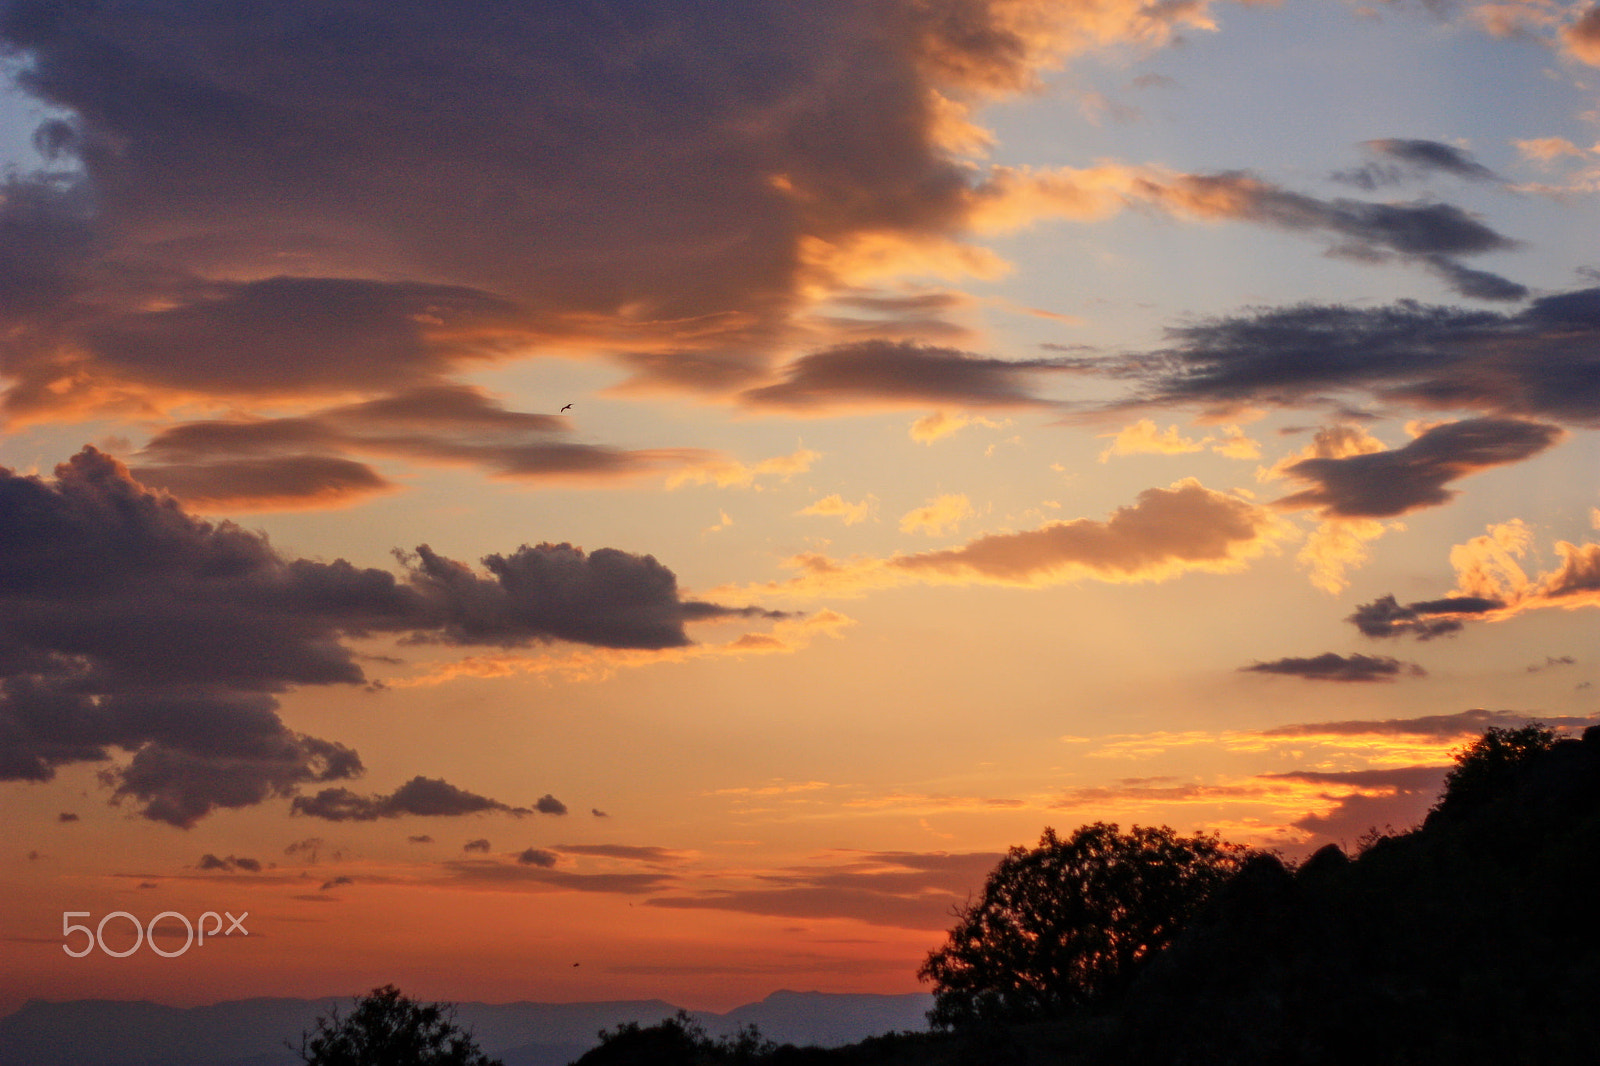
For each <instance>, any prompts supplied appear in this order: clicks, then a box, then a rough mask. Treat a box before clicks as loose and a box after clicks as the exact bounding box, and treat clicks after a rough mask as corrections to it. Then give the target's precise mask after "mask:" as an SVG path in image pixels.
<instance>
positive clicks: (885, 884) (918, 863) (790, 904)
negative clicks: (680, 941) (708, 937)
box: [647, 851, 1001, 929]
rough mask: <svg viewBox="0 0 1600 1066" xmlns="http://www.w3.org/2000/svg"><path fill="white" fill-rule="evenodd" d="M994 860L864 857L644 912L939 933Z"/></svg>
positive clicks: (665, 899)
mask: <svg viewBox="0 0 1600 1066" xmlns="http://www.w3.org/2000/svg"><path fill="white" fill-rule="evenodd" d="M1000 859H1001V856H1000V855H998V854H988V853H982V852H973V853H964V854H956V855H950V854H945V853H942V852H940V853H931V854H927V853H915V852H900V851H895V852H867V853H862V854H861V855H859V856H858V857H856V858H855V859H853V860H852V861H849V862H843V863H839V864H837V865H832V866H805V867H795V868H792V869H789V870H786V871H782V872H779V873H775V874H769V875H764V876H762V877H761V878H759V880H760V881H761V882H763V884H761V885H760V886H758V887H754V888H748V889H736V890H725V891H719V892H710V893H706V894H704V895H699V896H659V897H656V898H654V899H651V900H648V901H647V904H648V905H649V906H652V907H665V908H670V909H677V910H728V911H740V912H743V913H746V914H763V915H771V916H776V917H785V918H854V919H856V920H858V921H863V922H867V923H869V924H872V925H885V926H893V927H896V928H904V929H946V928H948V927H949V925H950V915H951V913H952V908H954V907H956V906H959V905H960V904H961V902H962V901H963V900H966V899H968V898H970V896H971V894H972V893H973V892H975V891H977V890H978V889H980V888H981V887H982V886H983V882H984V879H985V878H986V877H987V876H988V874H989V872H990V871H991V870H992V869H994V865H995V863H997V862H998V861H999V860H1000Z"/></svg>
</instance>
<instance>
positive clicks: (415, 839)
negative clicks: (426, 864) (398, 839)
mask: <svg viewBox="0 0 1600 1066" xmlns="http://www.w3.org/2000/svg"><path fill="white" fill-rule="evenodd" d="M406 843H408V844H432V843H433V837H431V836H429V835H428V834H426V833H419V834H418V835H416V836H409V837H406ZM469 843H470V842H469Z"/></svg>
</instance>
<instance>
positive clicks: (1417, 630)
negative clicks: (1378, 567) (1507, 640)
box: [1345, 595, 1505, 640]
mask: <svg viewBox="0 0 1600 1066" xmlns="http://www.w3.org/2000/svg"><path fill="white" fill-rule="evenodd" d="M1504 606H1505V604H1504V603H1501V602H1500V601H1499V600H1491V599H1487V598H1485V597H1482V596H1451V597H1447V598H1446V599H1442V600H1418V601H1417V602H1415V603H1407V604H1401V603H1400V602H1399V601H1397V600H1396V599H1395V598H1394V597H1393V596H1392V595H1385V596H1379V597H1378V598H1377V599H1375V600H1373V601H1372V602H1371V603H1363V604H1359V605H1358V606H1357V607H1356V610H1355V613H1354V614H1352V615H1351V616H1350V617H1348V618H1346V619H1345V621H1347V622H1349V623H1351V624H1352V625H1354V626H1355V627H1356V628H1357V629H1359V630H1360V631H1361V633H1362V635H1363V636H1367V637H1375V638H1382V637H1398V636H1413V637H1416V638H1417V639H1418V640H1432V639H1433V638H1434V637H1442V636H1448V635H1449V634H1452V633H1459V632H1460V631H1461V629H1462V627H1463V625H1465V623H1466V620H1468V619H1471V618H1477V617H1480V616H1482V615H1483V614H1485V613H1487V612H1489V611H1494V610H1498V609H1500V608H1502V607H1504Z"/></svg>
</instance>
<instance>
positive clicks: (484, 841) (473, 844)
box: [461, 837, 489, 854]
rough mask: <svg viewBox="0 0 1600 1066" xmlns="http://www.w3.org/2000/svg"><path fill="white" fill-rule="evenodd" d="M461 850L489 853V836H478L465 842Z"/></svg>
mask: <svg viewBox="0 0 1600 1066" xmlns="http://www.w3.org/2000/svg"><path fill="white" fill-rule="evenodd" d="M461 850H462V851H467V852H472V851H481V852H483V853H484V854H488V852H489V840H488V838H487V837H478V838H477V839H476V840H469V841H467V842H466V843H465V844H463V845H461Z"/></svg>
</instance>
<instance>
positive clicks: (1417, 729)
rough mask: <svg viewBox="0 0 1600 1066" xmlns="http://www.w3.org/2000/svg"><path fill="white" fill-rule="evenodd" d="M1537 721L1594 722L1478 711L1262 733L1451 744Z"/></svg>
mask: <svg viewBox="0 0 1600 1066" xmlns="http://www.w3.org/2000/svg"><path fill="white" fill-rule="evenodd" d="M1534 719H1537V720H1539V721H1541V722H1543V723H1545V724H1546V725H1548V726H1553V727H1556V728H1561V729H1564V728H1568V727H1571V728H1579V729H1581V728H1585V727H1587V726H1590V725H1593V724H1594V719H1593V718H1576V717H1572V716H1570V715H1554V716H1550V715H1533V714H1528V713H1527V712H1524V711H1486V710H1483V709H1481V708H1475V709H1473V710H1470V711H1461V712H1459V713H1457V714H1429V715H1423V716H1422V717H1420V718H1386V719H1383V720H1381V721H1374V720H1371V719H1352V720H1349V721H1341V722H1306V723H1302V724H1299V725H1284V726H1277V727H1276V728H1273V729H1266V730H1263V731H1262V735H1263V736H1268V737H1304V736H1325V735H1333V736H1369V735H1370V736H1413V737H1432V738H1434V739H1440V740H1448V739H1453V738H1456V737H1471V736H1476V735H1478V734H1480V733H1482V732H1484V731H1485V730H1487V729H1489V728H1491V727H1497V728H1501V729H1518V728H1521V727H1522V726H1525V725H1527V724H1528V723H1529V722H1530V721H1532V720H1534Z"/></svg>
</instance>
